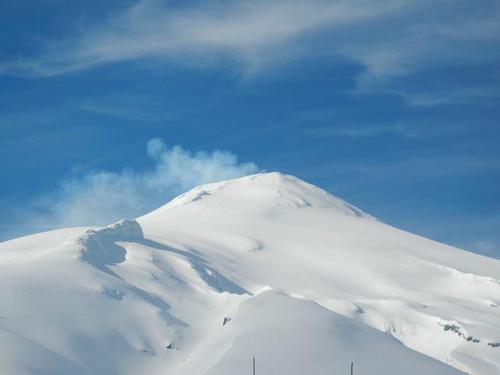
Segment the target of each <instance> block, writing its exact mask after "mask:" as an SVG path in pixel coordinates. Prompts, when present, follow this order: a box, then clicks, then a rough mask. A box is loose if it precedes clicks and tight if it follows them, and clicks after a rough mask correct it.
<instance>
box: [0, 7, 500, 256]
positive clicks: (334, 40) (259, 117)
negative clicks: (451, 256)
mask: <svg viewBox="0 0 500 375" xmlns="http://www.w3.org/2000/svg"><path fill="white" fill-rule="evenodd" d="M1 7H2V9H1V11H0V100H1V105H0V157H1V160H2V166H1V168H0V181H1V184H0V240H5V239H8V238H12V237H14V236H18V235H21V234H25V233H30V232H34V231H40V230H45V229H48V228H53V227H58V226H65V225H87V224H105V223H106V222H108V221H110V220H115V219H119V218H120V217H122V216H128V217H133V216H137V215H139V214H141V213H143V212H146V211H147V210H150V209H152V208H154V207H156V206H159V205H161V204H163V203H164V202H165V201H167V200H168V199H170V198H171V197H172V196H174V195H175V194H178V193H180V192H182V191H183V190H185V189H188V188H190V187H192V186H193V185H196V184H199V183H204V182H207V181H211V180H217V179H223V178H230V177H236V176H239V175H243V174H248V173H253V172H256V171H260V170H266V171H274V170H278V171H282V172H286V173H290V174H293V175H296V176H298V177H300V178H303V179H305V180H307V181H309V182H311V183H314V184H316V185H319V186H321V187H322V188H324V189H326V190H328V191H330V192H332V193H333V194H335V195H338V196H340V197H342V198H344V199H346V200H347V201H349V202H351V203H353V204H355V205H357V206H359V207H360V208H362V209H363V210H365V211H367V212H369V213H371V214H373V215H375V216H377V217H378V218H380V219H381V220H383V221H386V222H388V223H390V224H393V225H395V226H397V227H400V228H403V229H406V230H409V231H411V232H415V233H418V234H421V235H425V236H428V237H431V238H433V239H436V240H439V241H443V242H446V243H449V244H452V245H456V246H459V247H462V248H465V249H468V250H472V251H476V252H480V253H483V254H487V255H490V256H495V257H499V258H500V230H499V228H500V199H499V198H498V186H500V151H499V149H500V147H499V146H498V143H499V141H500V126H499V125H500V124H499V119H500V106H499V105H498V103H499V99H500V26H499V25H500V6H499V5H498V2H496V1H485V0H478V1H461V0H454V1H447V0H443V1H440V2H439V3H436V2H434V1H426V0H421V1H416V0H381V1H377V2H374V1H371V0H370V1H368V0H354V1H353V0H350V1H346V0H337V1H324V0H307V1H305V0H290V1H275V0H268V1H261V0H256V1H236V2H228V1H217V0H212V1H207V2H197V1H169V2H164V1H155V0H139V1H113V0H110V1H103V0H99V1H98V0H86V1H77V0H75V1H72V2H67V1H62V0H45V1H29V0H24V1H15V2H6V3H5V4H2V6H1Z"/></svg>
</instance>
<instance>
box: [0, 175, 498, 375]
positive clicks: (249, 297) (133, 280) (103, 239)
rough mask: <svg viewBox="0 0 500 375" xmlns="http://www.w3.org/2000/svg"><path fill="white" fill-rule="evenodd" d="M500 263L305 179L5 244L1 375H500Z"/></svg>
mask: <svg viewBox="0 0 500 375" xmlns="http://www.w3.org/2000/svg"><path fill="white" fill-rule="evenodd" d="M499 280H500V262H499V261H498V260H495V259H491V258H487V257H483V256H480V255H477V254H473V253H468V252H465V251H462V250H459V249H456V248H452V247H449V246H446V245H443V244H440V243H437V242H434V241H431V240H428V239H425V238H422V237H419V236H415V235H412V234H410V233H407V232H404V231H401V230H398V229H396V228H393V227H390V226H388V225H386V224H384V223H382V222H380V221H378V220H376V219H375V218H373V217H372V216H370V215H368V214H366V213H364V212H362V211H361V210H359V209H358V208H356V207H353V206H351V205H349V204H348V203H346V202H344V201H342V200H340V199H338V198H335V197H333V196H331V195H329V194H328V193H326V192H324V191H322V190H321V189H319V188H317V187H314V186H312V185H310V184H307V183H305V182H304V181H301V180H299V179H297V178H295V177H292V176H287V175H283V174H279V173H267V174H258V175H254V176H248V177H243V178H240V179H236V180H230V181H224V182H219V183H214V184H209V185H204V186H200V187H197V188H195V189H193V190H191V191H189V192H187V193H185V194H183V195H181V196H179V197H177V198H176V199H174V200H173V201H171V202H170V203H168V204H167V205H165V206H163V207H161V208H159V209H158V210H155V211H153V212H151V213H149V214H147V215H145V216H143V217H140V218H138V219H136V220H123V221H121V222H118V223H115V224H113V225H110V226H108V227H105V228H69V229H61V230H56V231H51V232H46V233H40V234H35V235H31V236H27V237H22V238H19V239H16V240H12V241H7V242H4V243H0V286H1V287H0V373H1V374H15V375H18V374H140V373H141V374H142V373H144V374H146V373H147V374H171V375H230V374H231V375H234V374H240V373H242V374H243V373H250V371H251V367H250V364H251V362H250V360H251V358H252V356H256V359H257V373H258V374H259V375H260V374H287V375H295V374H297V375H298V374H318V375H320V374H332V373H335V374H342V373H346V374H347V373H349V372H348V371H349V365H350V362H351V361H354V363H355V373H356V374H372V375H373V374H394V375H396V374H459V373H462V372H466V373H471V374H480V375H490V374H500V345H499V344H500V282H499Z"/></svg>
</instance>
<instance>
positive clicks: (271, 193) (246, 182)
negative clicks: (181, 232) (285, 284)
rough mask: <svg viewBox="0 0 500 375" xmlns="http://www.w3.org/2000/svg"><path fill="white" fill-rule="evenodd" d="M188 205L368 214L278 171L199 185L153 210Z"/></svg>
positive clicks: (235, 208) (248, 210) (356, 215)
mask: <svg viewBox="0 0 500 375" xmlns="http://www.w3.org/2000/svg"><path fill="white" fill-rule="evenodd" d="M188 205H189V207H190V208H193V209H196V208H200V209H204V210H206V209H217V210H221V209H230V210H231V211H233V210H236V211H238V212H246V213H248V212H251V211H260V212H262V211H267V212H269V211H274V210H281V209H289V208H304V209H307V208H315V209H323V210H329V211H332V212H335V213H338V214H344V215H349V216H355V217H360V218H361V217H363V218H372V217H371V216H370V215H368V214H366V213H364V212H363V211H362V210H360V209H358V208H357V207H355V206H353V205H351V204H349V203H347V202H345V201H344V200H342V199H340V198H337V197H335V196H333V195H331V194H330V193H328V192H326V191H325V190H322V189H320V188H319V187H317V186H314V185H312V184H309V183H307V182H305V181H303V180H301V179H299V178H297V177H294V176H291V175H287V174H284V173H281V172H267V173H258V174H254V175H250V176H245V177H240V178H236V179H232V180H226V181H220V182H215V183H210V184H205V185H200V186H197V187H195V188H194V189H192V190H190V191H188V192H186V193H184V194H181V195H179V196H178V197H176V198H174V199H173V200H172V201H170V202H169V203H167V204H166V205H165V206H163V207H161V208H160V209H159V210H157V211H165V210H172V209H179V208H180V207H184V206H188ZM155 212H156V211H155Z"/></svg>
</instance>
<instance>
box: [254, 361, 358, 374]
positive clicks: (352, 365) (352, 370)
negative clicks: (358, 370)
mask: <svg viewBox="0 0 500 375" xmlns="http://www.w3.org/2000/svg"><path fill="white" fill-rule="evenodd" d="M353 374H354V362H351V375H353ZM254 375H255V374H254Z"/></svg>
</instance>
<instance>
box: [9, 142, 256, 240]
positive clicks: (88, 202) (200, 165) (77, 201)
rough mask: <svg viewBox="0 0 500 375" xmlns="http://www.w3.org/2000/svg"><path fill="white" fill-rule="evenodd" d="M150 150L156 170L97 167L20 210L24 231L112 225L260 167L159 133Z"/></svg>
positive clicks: (250, 172)
mask: <svg viewBox="0 0 500 375" xmlns="http://www.w3.org/2000/svg"><path fill="white" fill-rule="evenodd" d="M147 152H148V155H149V156H150V157H151V158H152V159H153V160H154V162H155V166H154V168H153V169H151V170H145V171H138V172H137V171H132V170H123V171H121V172H118V173H116V172H109V171H96V172H90V173H87V174H85V175H83V176H74V177H72V178H69V179H67V180H65V181H63V182H62V183H61V185H60V187H59V188H58V189H57V191H56V192H55V193H54V194H51V195H49V196H45V197H42V198H40V199H38V200H37V202H35V203H34V204H33V206H34V208H32V209H30V210H27V211H25V212H24V213H23V214H22V215H20V216H21V219H22V222H23V223H24V224H23V228H21V229H22V231H23V232H30V230H31V231H40V230H46V229H49V228H55V227H66V226H78V225H104V224H109V223H111V222H113V221H116V220H118V219H121V218H132V217H136V216H138V215H141V214H144V213H146V212H148V211H150V210H152V209H154V208H157V207H159V206H161V205H163V204H165V203H166V202H167V201H168V200H170V199H171V198H173V197H174V196H176V195H178V194H180V193H182V192H184V191H186V190H188V189H190V188H192V187H194V186H197V185H200V184H204V183H208V182H213V181H219V180H225V179H230V178H236V177H240V176H244V175H248V174H252V173H256V172H258V171H259V169H258V167H257V166H256V165H255V164H254V163H240V162H238V159H237V157H236V155H234V154H232V153H231V152H228V151H213V152H210V153H209V152H204V151H200V152H196V153H191V152H189V151H187V150H184V149H183V148H182V147H180V146H174V147H167V146H166V145H165V143H164V142H163V140H161V139H159V138H155V139H152V140H150V141H149V142H148V145H147ZM12 229H14V230H15V229H16V228H12Z"/></svg>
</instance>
